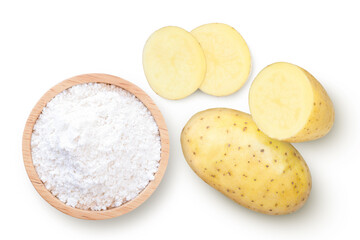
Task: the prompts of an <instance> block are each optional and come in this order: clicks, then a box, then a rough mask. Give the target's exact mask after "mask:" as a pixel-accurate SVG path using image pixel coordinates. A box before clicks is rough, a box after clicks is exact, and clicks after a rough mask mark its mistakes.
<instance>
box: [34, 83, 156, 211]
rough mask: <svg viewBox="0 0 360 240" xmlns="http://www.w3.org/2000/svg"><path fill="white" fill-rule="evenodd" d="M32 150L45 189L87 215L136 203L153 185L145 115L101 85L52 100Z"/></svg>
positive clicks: (151, 133)
mask: <svg viewBox="0 0 360 240" xmlns="http://www.w3.org/2000/svg"><path fill="white" fill-rule="evenodd" d="M31 148H32V160H33V163H34V166H35V168H36V171H37V173H38V175H39V177H40V179H41V180H42V181H43V182H44V184H45V186H46V188H47V189H48V190H49V191H50V192H51V193H52V194H53V195H54V196H56V197H57V198H58V199H60V200H61V201H62V202H64V203H66V204H67V205H69V206H72V207H76V208H80V209H86V210H106V209H108V208H112V207H118V206H120V205H122V204H124V203H125V202H127V201H130V200H132V199H133V198H135V197H136V196H137V195H138V194H139V193H140V192H141V191H142V190H143V189H144V188H145V187H146V186H147V185H148V184H149V181H151V180H153V179H154V174H155V173H156V171H157V169H158V166H159V161H160V152H161V144H160V136H159V129H158V127H157V124H156V123H155V120H154V118H153V117H152V115H151V113H150V111H149V110H148V109H147V108H146V107H145V106H144V104H143V103H142V102H141V101H140V100H139V99H137V98H136V97H135V96H134V95H133V94H131V93H129V92H128V91H125V90H123V89H122V88H119V87H116V86H114V85H107V84H102V83H88V84H80V85H76V86H74V87H71V88H69V89H67V90H65V91H63V92H61V93H59V94H58V95H57V96H55V97H54V98H53V99H52V100H51V101H50V102H49V103H48V104H47V105H46V107H45V108H44V109H43V111H42V113H41V115H40V116H39V118H38V120H37V122H36V124H35V126H34V129H33V134H32V138H31Z"/></svg>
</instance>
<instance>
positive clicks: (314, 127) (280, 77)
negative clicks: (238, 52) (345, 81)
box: [249, 62, 334, 142]
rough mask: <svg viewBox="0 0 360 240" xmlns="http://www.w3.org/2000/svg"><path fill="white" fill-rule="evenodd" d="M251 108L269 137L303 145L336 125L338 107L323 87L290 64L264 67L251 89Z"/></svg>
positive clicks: (259, 124) (258, 123)
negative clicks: (335, 110)
mask: <svg viewBox="0 0 360 240" xmlns="http://www.w3.org/2000/svg"><path fill="white" fill-rule="evenodd" d="M249 105H250V111H251V114H252V117H253V119H254V121H255V123H256V124H257V126H258V127H259V128H260V129H261V130H262V131H263V132H264V133H265V134H267V135H268V136H270V137H272V138H275V139H279V140H283V141H288V142H303V141H309V140H314V139H317V138H320V137H322V136H324V135H326V134H327V133H328V132H329V131H330V129H331V127H332V125H333V122H334V108H333V104H332V102H331V100H330V98H329V97H328V95H327V93H326V91H325V90H324V88H323V87H322V86H321V84H320V83H319V82H318V81H317V80H316V79H315V78H314V77H313V76H312V75H311V74H310V73H308V72H307V71H305V70H304V69H302V68H300V67H298V66H296V65H293V64H290V63H284V62H279V63H274V64H271V65H269V66H267V67H266V68H264V69H263V70H262V71H261V72H260V73H259V74H258V75H257V76H256V78H255V80H254V82H253V83H252V85H251V88H250V94H249Z"/></svg>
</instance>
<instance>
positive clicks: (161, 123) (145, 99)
mask: <svg viewBox="0 0 360 240" xmlns="http://www.w3.org/2000/svg"><path fill="white" fill-rule="evenodd" d="M91 82H95V83H106V84H112V85H116V86H118V87H121V88H123V89H125V90H127V91H129V92H130V93H132V94H134V95H135V96H136V97H137V98H138V99H139V100H140V101H141V102H142V103H143V104H144V105H145V106H146V107H147V108H148V109H149V111H150V112H151V113H152V116H153V117H154V119H155V122H156V124H157V125H158V128H159V133H160V139H161V159H160V164H159V168H158V171H157V172H156V174H155V179H154V180H152V181H150V183H149V184H148V185H147V186H146V188H145V189H144V190H143V191H142V192H141V193H140V194H139V195H138V196H137V197H136V198H134V199H133V200H131V201H129V202H127V203H125V204H124V205H121V206H119V207H116V208H111V209H108V210H104V211H91V210H82V209H78V208H73V207H70V206H68V205H66V204H65V203H63V202H61V201H60V200H59V199H58V198H56V197H55V196H53V195H52V193H51V192H50V191H49V190H47V189H46V187H45V185H44V184H43V182H42V181H41V180H40V178H39V176H38V174H37V172H36V170H35V167H34V165H33V162H32V157H31V135H32V132H33V127H34V125H35V123H36V120H37V119H38V117H39V115H40V114H41V112H42V109H43V108H44V107H45V106H46V104H47V103H48V102H49V101H50V100H51V99H52V98H53V97H55V96H56V95H57V94H58V93H60V92H62V91H64V90H65V89H68V88H70V87H72V86H75V85H78V84H83V83H91ZM22 152H23V159H24V164H25V169H26V172H27V174H28V176H29V178H30V181H31V183H32V184H33V185H34V187H35V189H36V191H37V192H38V193H39V194H40V195H41V197H42V198H44V199H45V200H46V201H47V202H48V203H50V204H51V205H52V206H53V207H55V208H56V209H58V210H60V211H61V212H63V213H66V214H68V215H70V216H73V217H76V218H81V219H90V220H100V219H108V218H113V217H117V216H120V215H123V214H125V213H128V212H130V211H132V210H134V209H135V208H137V207H138V206H140V205H141V204H142V203H143V202H144V201H145V200H146V199H147V198H149V197H150V195H151V194H152V193H153V192H154V191H155V189H156V188H157V187H158V185H159V183H160V181H161V179H162V177H163V175H164V173H165V170H166V166H167V163H168V158H169V136H168V130H167V127H166V123H165V120H164V118H163V116H162V114H161V112H160V110H159V109H158V108H157V106H156V105H155V103H154V102H153V101H152V99H151V98H150V97H149V96H148V95H147V94H146V93H145V92H144V91H143V90H141V89H140V88H139V87H137V86H136V85H134V84H132V83H130V82H128V81H126V80H124V79H121V78H119V77H116V76H112V75H107V74H84V75H79V76H75V77H72V78H70V79H67V80H65V81H63V82H60V83H59V84H57V85H55V86H54V87H52V88H51V89H50V90H49V91H47V92H46V93H45V94H44V96H43V97H42V98H41V99H40V100H39V101H38V102H37V104H36V105H35V107H34V108H33V110H32V111H31V113H30V116H29V117H28V119H27V122H26V125H25V129H24V133H23V140H22Z"/></svg>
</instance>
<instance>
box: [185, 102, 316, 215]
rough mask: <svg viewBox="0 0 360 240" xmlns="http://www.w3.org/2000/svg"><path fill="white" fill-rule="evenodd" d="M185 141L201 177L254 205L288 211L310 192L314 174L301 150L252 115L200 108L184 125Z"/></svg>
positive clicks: (190, 161)
mask: <svg viewBox="0 0 360 240" xmlns="http://www.w3.org/2000/svg"><path fill="white" fill-rule="evenodd" d="M181 146H182V150H183V153H184V156H185V159H186V161H187V162H188V164H189V166H190V167H191V168H192V169H193V170H194V172H195V173H196V174H197V175H198V176H199V177H200V178H201V179H203V180H204V181H205V182H206V183H208V184H209V185H210V186H212V187H214V188H215V189H217V190H218V191H220V192H221V193H223V194H224V195H226V196H227V197H229V198H231V199H232V200H234V201H235V202H237V203H239V204H241V205H242V206H244V207H247V208H249V209H251V210H255V211H258V212H261V213H265V214H270V215H281V214H288V213H291V212H294V211H296V210H298V209H299V208H301V206H303V204H304V203H305V202H306V200H307V198H308V196H309V194H310V190H311V175H310V172H309V169H308V167H307V165H306V163H305V161H304V160H303V158H302V157H301V155H300V153H299V152H298V151H297V150H296V149H295V148H294V147H293V146H292V145H291V144H290V143H286V142H281V141H277V140H275V139H271V138H269V137H268V136H266V135H265V134H264V133H263V132H261V131H260V130H259V129H258V127H257V126H256V125H255V123H254V121H253V120H252V118H251V116H250V115H249V114H246V113H243V112H240V111H236V110H232V109H225V108H218V109H208V110H206V111H202V112H199V113H197V114H195V115H194V116H193V117H191V119H190V120H189V121H188V122H187V124H186V125H185V127H184V129H183V131H182V133H181Z"/></svg>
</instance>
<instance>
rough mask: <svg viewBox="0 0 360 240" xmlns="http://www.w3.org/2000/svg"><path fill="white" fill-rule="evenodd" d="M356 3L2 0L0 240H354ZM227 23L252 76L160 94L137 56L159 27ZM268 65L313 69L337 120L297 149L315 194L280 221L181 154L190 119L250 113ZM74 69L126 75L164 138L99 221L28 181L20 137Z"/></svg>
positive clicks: (359, 146)
mask: <svg viewBox="0 0 360 240" xmlns="http://www.w3.org/2000/svg"><path fill="white" fill-rule="evenodd" d="M357 2H358V1H345V0H343V1H330V0H328V1H314V0H312V1H306V0H302V1H275V0H271V1H235V0H234V1H225V0H218V1H210V0H206V1H196V0H191V1H186V0H182V1H155V0H149V1H143V2H140V1H120V0H119V1H75V0H72V1H64V0H63V1H56V2H55V1H34V0H32V1H10V0H9V1H3V0H0V81H1V86H0V104H1V118H0V121H1V122H0V149H1V168H0V184H1V185H0V191H1V192H0V196H1V197H0V203H1V208H2V209H1V222H2V224H1V228H0V229H1V230H0V238H1V239H5V238H3V237H4V236H7V238H12V239H15V237H16V238H17V239H20V238H19V237H24V238H25V237H26V238H27V239H75V238H78V239H126V238H128V239H194V238H198V239H231V238H232V237H233V238H236V239H278V240H280V239H305V238H306V239H318V238H319V237H323V239H339V238H340V237H341V238H342V239H356V238H357V239H359V237H360V234H359V231H358V228H359V227H358V225H359V213H360V211H359V202H360V193H359V189H360V181H359V177H358V175H359V170H360V159H359V152H360V140H359V135H358V133H359V131H360V129H359V125H360V124H359V122H360V108H359V105H358V103H359V101H360V94H359V87H360V84H359V81H360V78H359V68H360V60H359V56H360V47H359V46H360V30H359V29H360V14H359V9H360V7H359V6H357V5H356V3H357ZM210 22H222V23H227V24H229V25H231V26H233V27H234V28H235V29H237V30H238V31H239V32H240V33H241V34H242V36H243V37H244V39H245V40H246V41H247V43H248V45H249V48H250V51H251V54H252V59H253V69H252V74H251V76H250V78H249V80H248V82H247V83H246V84H245V85H244V87H243V88H242V89H240V91H238V92H236V93H235V94H233V95H231V96H228V97H220V98H219V97H213V96H209V95H206V94H203V93H202V92H199V91H198V92H196V93H195V94H193V95H191V96H190V97H188V98H186V99H182V100H178V101H170V100H166V99H163V98H161V97H159V96H157V95H156V94H155V93H154V92H153V91H152V90H151V89H150V87H149V85H148V84H147V81H146V79H145V76H144V73H143V69H142V62H141V61H142V59H141V57H142V56H141V55H142V49H143V46H144V43H145V41H146V39H147V38H148V37H149V35H150V34H151V33H152V32H153V31H155V30H157V29H158V28H161V27H164V26H167V25H175V26H180V27H183V28H185V29H187V30H192V29H193V28H195V27H197V26H199V25H202V24H205V23H210ZM276 61H287V62H291V63H294V64H297V65H299V66H301V67H303V68H305V69H307V70H308V71H309V72H311V73H312V74H313V75H315V77H317V78H318V80H319V81H320V82H321V83H322V84H323V86H324V87H325V89H326V90H327V92H328V94H329V95H330V97H331V98H332V100H333V102H334V105H335V110H336V121H335V125H334V127H333V129H332V131H331V132H330V134H329V135H327V136H326V137H324V138H322V139H319V140H316V141H313V142H306V143H298V144H294V145H295V147H296V148H297V149H298V150H299V151H300V152H301V154H302V155H303V157H304V158H305V160H306V161H307V163H308V165H309V168H310V170H311V173H312V177H313V189H312V192H311V195H310V198H309V200H308V201H307V203H306V205H305V206H304V207H303V208H302V209H301V210H299V211H298V212H296V213H294V214H290V215H285V216H267V215H263V214H260V213H256V212H253V211H250V210H248V209H246V208H244V207H242V206H240V205H237V204H236V203H235V202H233V201H231V200H229V199H227V198H226V197H225V196H223V195H222V194H220V193H219V192H217V191H216V190H214V189H212V188H211V187H209V186H208V185H207V184H205V183H204V182H203V181H202V180H201V179H200V178H198V177H197V176H196V175H195V173H193V171H192V170H191V169H190V168H189V166H188V165H187V163H186V161H185V160H184V157H183V155H182V152H181V146H180V141H179V137H180V132H181V130H182V127H183V126H184V125H185V123H186V122H187V120H188V119H189V118H190V117H191V116H192V115H193V114H194V113H196V112H198V111H200V110H204V109H206V108H212V107H230V108H234V109H238V110H242V111H245V112H248V111H249V109H248V100H247V97H248V91H249V87H250V84H251V82H252V80H253V78H254V77H255V76H256V74H257V73H258V72H259V71H260V70H261V69H262V68H263V67H265V66H266V65H268V64H271V63H273V62H276ZM83 73H108V74H113V75H116V76H120V77H122V78H124V79H127V80H129V81H131V82H133V83H135V84H136V85H138V86H139V87H141V88H142V89H143V90H145V91H146V92H147V93H148V94H149V95H150V96H151V97H152V98H153V100H154V101H155V102H156V104H157V105H158V106H159V108H160V110H161V111H162V113H163V115H164V117H165V120H166V122H167V125H168V128H169V134H170V144H171V151H170V159H169V165H168V168H167V172H166V174H165V176H164V178H163V181H162V182H161V184H160V186H159V188H158V189H157V190H156V192H155V193H154V194H153V195H152V196H151V197H150V199H149V200H148V201H146V202H145V203H144V204H143V205H141V206H140V207H139V208H138V209H136V210H134V211H133V212H131V213H128V214H126V215H123V216H121V217H118V218H115V219H111V220H104V221H86V220H80V219H76V218H73V217H70V216H67V215H65V214H63V213H61V212H59V211H58V210H56V209H55V208H53V207H51V206H50V205H49V204H48V203H46V202H45V201H44V200H43V199H42V198H41V197H40V195H38V193H37V192H36V191H35V189H34V188H33V186H32V185H31V183H30V181H29V179H28V177H27V175H26V172H25V169H24V166H23V160H22V153H21V139H22V131H23V128H24V125H25V122H26V119H27V116H28V114H29V113H30V111H31V109H32V107H33V106H34V105H35V103H36V102H37V100H38V99H39V98H40V97H41V96H42V95H43V94H44V93H45V92H46V91H47V90H48V89H49V88H51V87H52V86H53V85H55V84H57V83H58V82H60V81H62V80H65V79H67V78H69V77H72V76H75V75H79V74H83Z"/></svg>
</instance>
